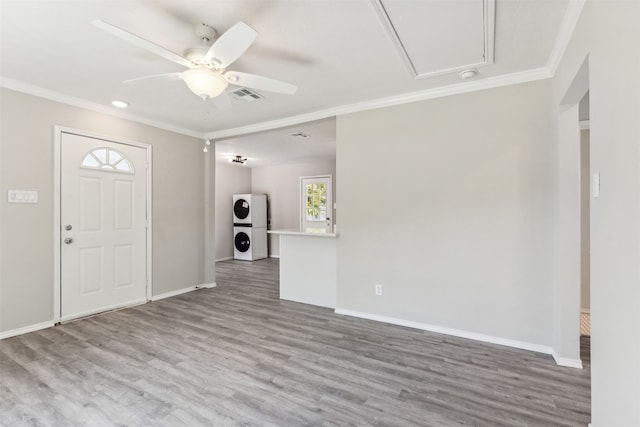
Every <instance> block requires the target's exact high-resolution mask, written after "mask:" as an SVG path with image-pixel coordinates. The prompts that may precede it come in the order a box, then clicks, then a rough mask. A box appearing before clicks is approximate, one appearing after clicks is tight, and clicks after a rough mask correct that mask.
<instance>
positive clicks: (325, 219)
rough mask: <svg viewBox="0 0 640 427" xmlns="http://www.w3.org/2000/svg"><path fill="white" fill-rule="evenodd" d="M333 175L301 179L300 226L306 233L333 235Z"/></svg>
mask: <svg viewBox="0 0 640 427" xmlns="http://www.w3.org/2000/svg"><path fill="white" fill-rule="evenodd" d="M331 181H332V180H331V175H326V176H304V177H301V178H300V189H301V195H300V200H301V202H302V205H301V206H300V208H301V212H300V214H301V218H300V225H301V227H300V228H301V231H303V232H305V233H331V232H333V224H332V222H331V216H332V214H331V213H332V212H333V202H332V198H331V188H332V182H331Z"/></svg>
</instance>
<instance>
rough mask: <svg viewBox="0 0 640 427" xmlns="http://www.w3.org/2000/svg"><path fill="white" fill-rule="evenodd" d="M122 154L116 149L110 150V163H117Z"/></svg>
mask: <svg viewBox="0 0 640 427" xmlns="http://www.w3.org/2000/svg"><path fill="white" fill-rule="evenodd" d="M122 157H123V156H122V154H120V153H118V152H117V151H116V150H109V164H110V165H115V164H116V163H118V162H119V161H120V160H122Z"/></svg>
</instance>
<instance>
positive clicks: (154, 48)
mask: <svg viewBox="0 0 640 427" xmlns="http://www.w3.org/2000/svg"><path fill="white" fill-rule="evenodd" d="M91 23H92V24H93V25H95V26H96V27H98V28H100V29H101V30H104V31H106V32H108V33H110V34H113V35H114V36H116V37H119V38H121V39H122V40H124V41H126V42H129V43H131V44H133V45H136V46H138V47H140V48H142V49H145V50H146V51H148V52H151V53H155V54H156V55H158V56H161V57H163V58H165V59H168V60H169V61H172V62H175V63H176V64H180V65H182V66H185V67H188V68H192V67H193V64H192V63H191V61H188V60H186V59H184V58H183V57H181V56H180V55H177V54H175V53H173V52H171V51H170V50H168V49H165V48H164V47H162V46H159V45H157V44H155V43H153V42H150V41H149V40H145V39H143V38H142V37H140V36H137V35H135V34H133V33H130V32H128V31H126V30H123V29H122V28H119V27H116V26H115V25H112V24H109V23H108V22H105V21H102V20H100V19H96V20H95V21H91Z"/></svg>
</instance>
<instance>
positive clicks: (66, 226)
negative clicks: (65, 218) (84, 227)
mask: <svg viewBox="0 0 640 427" xmlns="http://www.w3.org/2000/svg"><path fill="white" fill-rule="evenodd" d="M72 228H73V227H72V226H71V225H65V226H64V229H65V230H67V231H69V230H71V229H72Z"/></svg>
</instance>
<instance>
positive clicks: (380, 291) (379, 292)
mask: <svg viewBox="0 0 640 427" xmlns="http://www.w3.org/2000/svg"><path fill="white" fill-rule="evenodd" d="M376 295H377V296H380V295H382V285H376Z"/></svg>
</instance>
